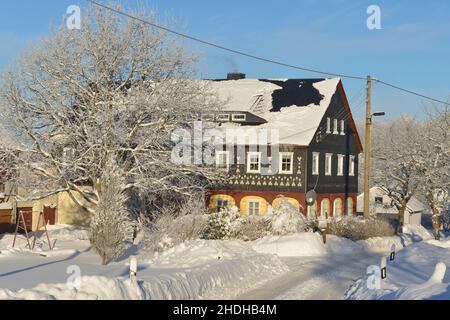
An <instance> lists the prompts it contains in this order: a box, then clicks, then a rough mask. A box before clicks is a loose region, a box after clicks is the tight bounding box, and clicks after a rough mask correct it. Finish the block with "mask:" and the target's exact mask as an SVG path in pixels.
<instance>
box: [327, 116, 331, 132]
mask: <svg viewBox="0 0 450 320" xmlns="http://www.w3.org/2000/svg"><path fill="white" fill-rule="evenodd" d="M327 133H331V118H327Z"/></svg>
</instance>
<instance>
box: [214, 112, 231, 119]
mask: <svg viewBox="0 0 450 320" xmlns="http://www.w3.org/2000/svg"><path fill="white" fill-rule="evenodd" d="M217 121H230V115H229V114H227V113H222V114H219V115H217Z"/></svg>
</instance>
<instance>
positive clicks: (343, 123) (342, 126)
mask: <svg viewBox="0 0 450 320" xmlns="http://www.w3.org/2000/svg"><path fill="white" fill-rule="evenodd" d="M341 135H345V121H344V120H341Z"/></svg>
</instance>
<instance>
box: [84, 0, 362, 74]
mask: <svg viewBox="0 0 450 320" xmlns="http://www.w3.org/2000/svg"><path fill="white" fill-rule="evenodd" d="M86 1H88V2H90V3H92V4H94V5H96V6H99V7H102V8H104V9H107V10H110V11H113V12H115V13H117V14H120V15H123V16H125V17H128V18H130V19H134V20H137V21H140V22H142V23H144V24H147V25H150V26H152V27H155V28H158V29H161V30H164V31H166V32H169V33H172V34H175V35H177V36H180V37H183V38H186V39H190V40H193V41H196V42H200V43H202V44H205V45H208V46H211V47H215V48H218V49H221V50H225V51H228V52H232V53H235V54H238V55H241V56H245V57H248V58H252V59H256V60H260V61H263V62H268V63H272V64H276V65H280V66H283V67H287V68H293V69H297V70H302V71H307V72H312V73H318V74H324V75H328V76H334V77H340V78H349V79H358V80H365V79H366V78H365V77H360V76H352V75H346V74H341V73H334V72H327V71H320V70H316V69H311V68H306V67H301V66H296V65H292V64H288V63H284V62H281V61H277V60H272V59H268V58H264V57H260V56H256V55H253V54H250V53H246V52H243V51H240V50H235V49H231V48H228V47H224V46H221V45H219V44H216V43H213V42H209V41H206V40H202V39H200V38H197V37H193V36H190V35H188V34H185V33H181V32H178V31H175V30H172V29H169V28H167V27H164V26H160V25H158V24H156V23H153V22H150V21H147V20H144V19H142V18H139V17H136V16H134V15H131V14H129V13H126V12H123V11H120V10H118V9H115V8H112V7H110V6H107V5H104V4H101V3H98V2H96V1H93V0H86Z"/></svg>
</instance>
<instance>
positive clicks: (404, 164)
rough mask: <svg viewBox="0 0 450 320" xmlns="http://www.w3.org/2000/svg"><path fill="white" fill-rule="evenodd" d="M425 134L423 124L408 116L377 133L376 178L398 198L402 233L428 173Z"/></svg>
mask: <svg viewBox="0 0 450 320" xmlns="http://www.w3.org/2000/svg"><path fill="white" fill-rule="evenodd" d="M422 133H423V126H422V124H421V123H420V122H418V121H416V120H414V119H412V118H410V117H408V116H406V115H402V116H401V117H400V118H399V119H398V120H395V121H393V122H391V123H389V124H387V125H386V128H385V129H384V130H380V131H378V132H377V135H378V139H377V140H376V145H375V146H374V154H375V155H376V156H375V157H376V160H377V161H376V162H377V163H376V173H375V181H376V183H377V184H378V185H380V186H382V187H384V188H386V189H387V191H388V195H389V196H390V197H391V198H392V199H393V200H394V201H393V202H394V205H395V206H396V208H397V210H398V212H399V229H398V232H402V228H403V225H404V221H405V211H406V208H407V204H408V201H409V200H410V199H411V197H412V196H413V195H414V194H415V192H416V191H417V190H418V188H419V185H420V183H421V181H422V179H421V178H422V177H423V173H424V170H423V168H424V167H423V161H422V157H421V154H420V150H421V148H422V147H423V143H422V140H423V139H422Z"/></svg>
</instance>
